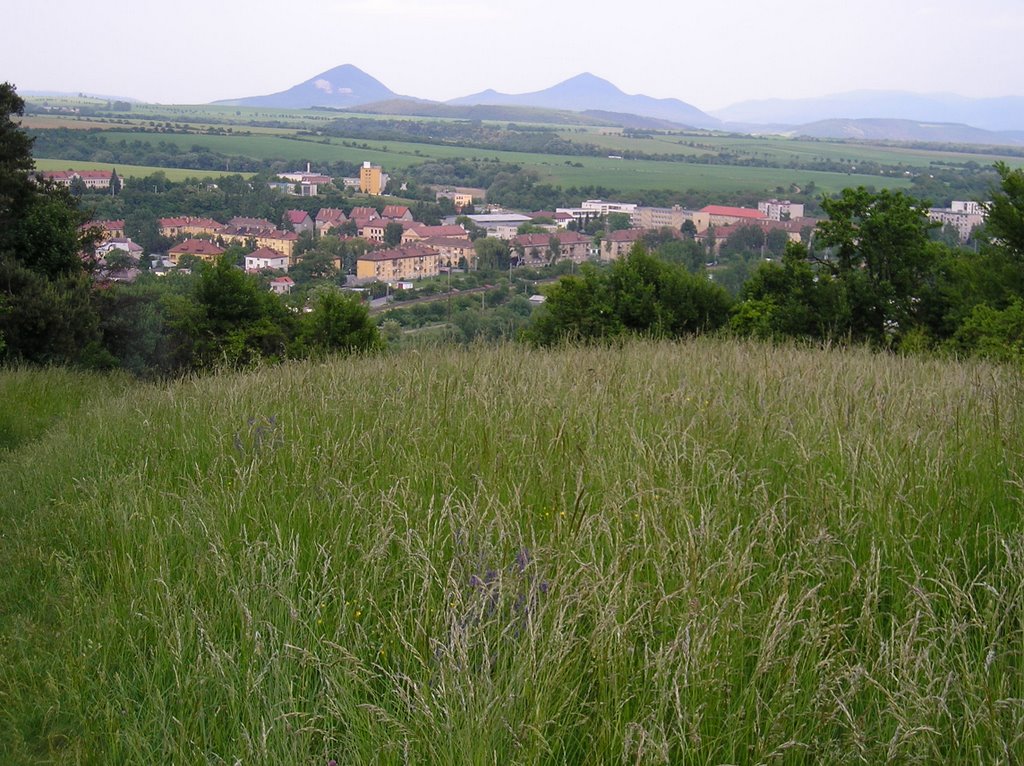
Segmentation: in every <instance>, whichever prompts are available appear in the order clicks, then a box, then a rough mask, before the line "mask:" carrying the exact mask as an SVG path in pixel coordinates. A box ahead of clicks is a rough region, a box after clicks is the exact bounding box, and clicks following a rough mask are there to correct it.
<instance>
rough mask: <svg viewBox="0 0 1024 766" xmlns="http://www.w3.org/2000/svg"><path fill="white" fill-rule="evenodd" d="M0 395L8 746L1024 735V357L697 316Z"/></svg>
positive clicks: (852, 746) (353, 753)
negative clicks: (765, 337) (576, 338)
mask: <svg viewBox="0 0 1024 766" xmlns="http://www.w3.org/2000/svg"><path fill="white" fill-rule="evenodd" d="M55 375H56V376H58V377H54V376H55ZM33 381H35V382H36V383H38V385H37V386H36V385H33V384H32V383H33ZM43 387H49V389H50V390H51V391H54V390H59V389H61V388H63V389H66V390H67V391H68V397H67V398H66V399H59V398H58V397H56V396H55V395H52V394H51V395H49V396H40V395H38V394H37V393H36V391H37V389H38V388H43ZM0 391H2V392H4V394H5V397H6V401H7V404H8V405H9V406H11V407H12V408H13V409H15V410H19V409H20V410H25V411H32V412H34V413H35V414H32V415H25V416H22V417H21V418H20V422H22V425H21V426H20V428H21V431H20V436H19V438H18V439H17V440H16V441H15V440H12V441H11V445H10V449H9V450H8V451H7V452H0V566H3V568H4V571H5V578H4V579H3V580H2V581H0V583H2V584H0V652H2V654H3V656H4V658H5V661H4V662H3V663H0V762H2V763H4V764H28V763H54V764H56V763H60V764H65V763H211V764H235V763H246V764H248V763H260V764H285V763H287V764H311V765H312V764H325V763H327V761H328V759H332V758H333V759H336V760H337V761H338V762H339V763H345V764H354V763H394V764H399V763H432V764H466V763H501V764H516V763H521V764H535V763H551V764H563V763H580V764H582V763H631V764H636V763H643V764H669V763H672V764H679V763H692V764H710V763H736V764H738V763H780V764H783V763H785V764H799V763H880V762H898V763H953V762H959V763H966V762H971V763H986V764H994V763H1006V764H1010V763H1019V762H1020V761H1021V759H1022V758H1024V702H1022V699H1024V673H1022V662H1024V654H1022V651H1024V633H1022V631H1024V624H1022V617H1021V615H1022V608H1024V535H1022V529H1021V510H1022V500H1024V483H1022V479H1024V428H1022V426H1024V390H1022V380H1021V377H1020V374H1019V371H1015V370H1011V369H1009V368H1001V367H993V366H989V365H985V364H981V363H975V362H970V363H963V364H961V363H956V362H952V361H942V360H936V359H916V358H901V357H895V356H888V355H877V354H870V353H868V352H866V351H860V350H843V351H840V350H813V349H800V348H793V347H782V348H773V347H769V346H764V345H758V344H753V343H744V342H736V341H716V340H709V339H703V340H695V341H688V342H683V343H655V342H631V343H627V344H625V345H623V346H621V347H615V348H569V349H561V350H552V351H540V350H528V349H525V348H521V347H514V346H507V347H499V348H476V349H470V350H458V349H439V350H436V351H431V352H415V353H406V354H399V355H383V356H379V357H374V358H364V359H338V360H335V361H330V362H327V363H323V364H286V365H283V366H278V367H268V368H265V369H260V370H257V371H254V372H251V373H248V374H224V375H216V376H210V377H206V378H202V379H194V380H191V379H190V380H185V381H181V382H175V383H166V384H159V385H141V384H140V385H137V386H133V387H131V388H127V387H122V384H121V382H115V383H114V384H112V385H111V384H102V385H101V384H99V383H97V380H96V379H95V378H92V377H88V376H77V377H76V376H75V375H74V374H69V373H56V372H54V371H39V372H26V371H13V372H10V371H8V372H3V373H0ZM59 401H66V402H70V403H68V404H60V405H58V404H57V403H58V402H59ZM55 408H56V410H58V411H55V412H51V410H54V409H55Z"/></svg>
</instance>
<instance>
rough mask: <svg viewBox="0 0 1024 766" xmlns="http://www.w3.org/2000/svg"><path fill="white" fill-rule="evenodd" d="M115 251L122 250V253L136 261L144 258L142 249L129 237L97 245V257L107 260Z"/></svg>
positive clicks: (109, 240)
mask: <svg viewBox="0 0 1024 766" xmlns="http://www.w3.org/2000/svg"><path fill="white" fill-rule="evenodd" d="M115 250H120V251H121V252H122V253H126V254H128V255H130V256H131V257H132V258H133V259H134V260H136V261H138V260H139V259H140V258H141V257H142V247H141V246H139V245H137V244H135V243H134V242H132V240H131V239H130V238H129V237H118V238H117V239H108V240H106V241H105V242H103V243H101V244H99V245H97V246H96V257H97V258H105V257H106V256H107V255H108V254H109V253H112V252H113V251H115Z"/></svg>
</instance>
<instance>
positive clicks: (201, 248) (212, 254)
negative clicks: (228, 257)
mask: <svg viewBox="0 0 1024 766" xmlns="http://www.w3.org/2000/svg"><path fill="white" fill-rule="evenodd" d="M223 254H224V249H223V248H221V247H217V245H215V244H213V243H212V242H210V241H209V240H205V239H186V240H185V241H184V242H181V243H179V244H177V245H175V246H174V247H172V248H171V249H170V250H168V251H167V257H168V259H169V260H170V261H171V263H172V264H174V265H175V266H177V265H178V262H179V261H180V260H181V258H182V256H186V255H194V256H196V257H197V258H201V259H202V260H204V261H214V260H216V259H217V258H218V257H220V256H221V255H223Z"/></svg>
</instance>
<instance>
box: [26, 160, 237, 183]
mask: <svg viewBox="0 0 1024 766" xmlns="http://www.w3.org/2000/svg"><path fill="white" fill-rule="evenodd" d="M35 165H36V170H40V171H42V170H67V169H68V168H75V169H76V170H110V168H111V167H113V168H114V169H115V170H117V174H118V175H119V176H120V177H121V178H144V177H146V176H149V175H152V174H153V173H163V174H164V175H166V176H167V178H168V180H170V181H184V180H185V179H186V178H219V177H221V176H227V175H241V176H244V177H248V176H251V175H252V173H227V172H225V171H223V170H189V169H188V168H158V167H146V166H144V165H121V164H120V163H114V164H113V165H112V164H111V163H109V162H82V161H80V160H74V161H69V160H48V159H42V158H36V160H35Z"/></svg>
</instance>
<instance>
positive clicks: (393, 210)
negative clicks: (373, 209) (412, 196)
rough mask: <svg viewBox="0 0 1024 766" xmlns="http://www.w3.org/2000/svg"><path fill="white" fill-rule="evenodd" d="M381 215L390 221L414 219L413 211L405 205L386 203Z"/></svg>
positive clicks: (409, 220) (400, 221)
mask: <svg viewBox="0 0 1024 766" xmlns="http://www.w3.org/2000/svg"><path fill="white" fill-rule="evenodd" d="M380 216H381V218H384V219H386V220H388V221H397V222H398V223H402V222H411V221H412V220H413V218H412V211H411V210H409V208H407V207H406V206H405V205H385V206H384V210H383V211H381V214H380Z"/></svg>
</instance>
